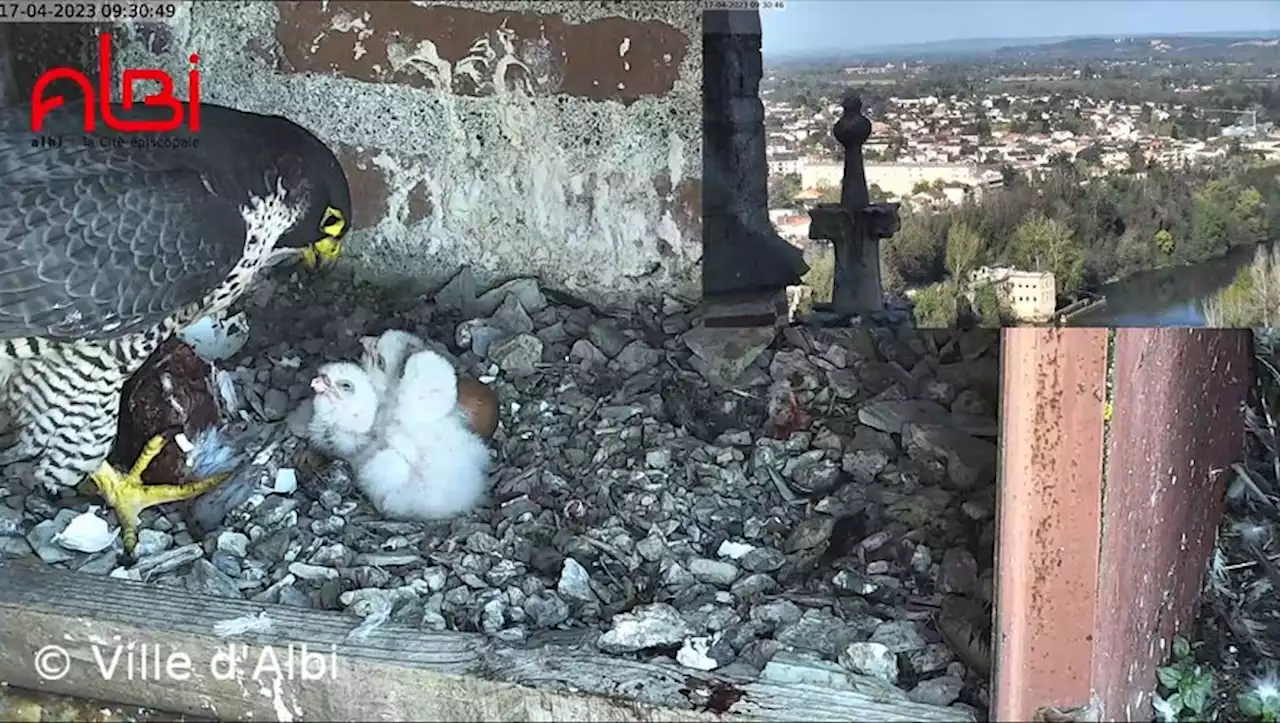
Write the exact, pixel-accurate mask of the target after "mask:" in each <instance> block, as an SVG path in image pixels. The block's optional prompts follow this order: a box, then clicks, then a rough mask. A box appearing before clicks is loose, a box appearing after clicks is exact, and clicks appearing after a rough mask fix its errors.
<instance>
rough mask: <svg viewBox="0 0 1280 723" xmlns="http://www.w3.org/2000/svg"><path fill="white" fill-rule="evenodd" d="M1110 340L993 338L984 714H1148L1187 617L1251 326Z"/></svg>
mask: <svg viewBox="0 0 1280 723" xmlns="http://www.w3.org/2000/svg"><path fill="white" fill-rule="evenodd" d="M1110 333H1111V332H1109V331H1108V330H1106V329H1034V328H1010V329H1005V330H1004V331H1003V337H1002V349H1001V352H1002V370H1001V371H1002V380H1001V387H1002V391H1001V415H1000V422H1001V430H1000V451H1001V463H1000V466H1001V470H1000V490H999V509H998V517H999V542H998V545H997V561H996V570H997V578H996V580H997V582H996V598H997V604H996V620H995V627H996V636H995V641H994V642H995V652H996V654H995V658H996V664H995V671H994V678H995V680H994V683H993V686H992V690H993V701H992V720H1080V721H1084V720H1150V719H1151V715H1152V711H1151V692H1152V691H1153V690H1154V689H1155V685H1156V668H1157V666H1159V665H1160V664H1161V663H1162V662H1163V661H1164V660H1166V659H1167V658H1168V655H1169V647H1168V646H1169V643H1170V641H1171V639H1172V637H1173V636H1174V635H1176V634H1178V633H1179V632H1181V631H1185V630H1188V629H1189V628H1190V626H1191V625H1193V624H1194V620H1195V612H1196V605H1197V601H1198V599H1199V592H1200V587H1201V581H1202V578H1203V575H1204V572H1205V569H1206V564H1207V562H1208V560H1209V557H1210V555H1212V551H1213V541H1214V536H1215V532H1216V530H1217V527H1218V525H1219V523H1220V521H1221V515H1222V497H1223V486H1224V485H1225V483H1226V479H1227V474H1226V473H1227V471H1228V470H1229V469H1230V467H1231V465H1232V463H1234V462H1237V461H1240V460H1241V459H1243V457H1244V418H1243V415H1242V414H1241V412H1240V408H1241V405H1242V404H1243V402H1244V400H1245V397H1246V393H1247V391H1248V389H1249V387H1250V386H1251V385H1252V383H1253V381H1252V375H1253V366H1252V337H1251V332H1250V331H1249V330H1248V329H1208V330H1206V329H1121V330H1117V331H1116V332H1114V339H1113V340H1112V341H1110V342H1109V341H1108V336H1109V335H1110ZM1109 358H1110V359H1112V360H1113V361H1112V362H1111V363H1112V365H1113V366H1112V370H1111V377H1112V381H1111V398H1110V402H1111V406H1112V409H1113V411H1112V414H1111V418H1110V422H1107V421H1106V420H1105V419H1104V412H1103V410H1104V405H1105V402H1106V396H1105V390H1106V389H1107V384H1106V381H1105V380H1106V376H1107V373H1108V370H1107V364H1108V359H1109ZM1104 440H1105V441H1104ZM1104 444H1105V449H1106V454H1105V457H1104V454H1103V450H1104ZM1104 459H1105V468H1104Z"/></svg>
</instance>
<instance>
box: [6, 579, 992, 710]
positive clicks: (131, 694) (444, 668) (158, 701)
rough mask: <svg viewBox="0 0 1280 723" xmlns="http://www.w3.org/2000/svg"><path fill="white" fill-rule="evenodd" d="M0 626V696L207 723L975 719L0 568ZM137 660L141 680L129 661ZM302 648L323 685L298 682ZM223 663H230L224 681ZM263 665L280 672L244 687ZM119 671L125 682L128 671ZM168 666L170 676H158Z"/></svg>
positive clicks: (549, 649) (814, 689)
mask: <svg viewBox="0 0 1280 723" xmlns="http://www.w3.org/2000/svg"><path fill="white" fill-rule="evenodd" d="M260 613H265V615H266V616H267V618H269V619H270V620H271V621H272V626H271V630H270V631H268V632H257V633H250V634H247V635H240V636H236V637H220V636H219V635H218V634H217V633H216V632H215V624H217V623H219V622H223V621H227V620H232V619H235V618H242V617H244V616H247V615H258V614H260ZM0 620H4V621H5V623H4V624H3V625H0V681H4V682H8V683H9V684H11V685H15V686H19V687H24V688H31V689H38V690H45V691H49V692H53V693H60V694H68V695H77V696H86V697H92V698H100V699H103V700H108V701H116V702H120V703H125V704H132V705H140V706H145V707H152V708H162V709H165V710H170V711H174V712H177V713H187V714H191V715H198V716H202V717H210V718H216V719H220V720H246V719H253V720H451V721H529V720H534V721H566V720H594V721H619V722H622V721H687V720H703V721H742V720H758V721H790V720H808V721H849V720H859V721H971V720H973V719H972V718H971V717H970V716H969V715H968V714H966V713H965V712H963V711H961V710H958V709H955V708H939V707H936V706H929V705H920V704H916V703H909V702H903V701H898V700H885V699H883V698H879V697H876V696H873V695H866V694H861V693H852V692H845V691H831V690H828V689H825V688H822V687H820V686H814V685H777V684H768V683H761V682H755V681H749V680H738V679H732V678H728V677H725V676H717V675H715V674H708V673H701V672H697V671H692V670H687V669H684V668H680V667H678V666H674V665H658V664H652V663H641V662H637V661H632V660H626V659H622V658H614V657H606V656H603V655H598V654H595V653H592V652H584V651H581V650H576V649H573V648H569V647H563V646H542V647H537V648H532V647H531V648H527V649H522V648H514V647H510V646H506V645H503V644H501V643H498V642H496V641H494V640H492V639H490V638H487V637H485V636H482V635H478V634H470V633H439V632H429V631H423V630H418V629H415V628H407V627H404V626H396V625H391V624H388V625H385V626H383V627H380V628H376V629H374V630H373V631H372V632H371V633H370V634H369V635H368V636H367V637H364V638H363V639H360V640H349V639H348V633H350V632H351V630H352V629H353V628H354V627H355V623H356V622H357V621H356V620H355V619H354V618H352V617H349V616H346V615H343V614H340V613H335V612H327V611H317V610H306V609H300V608H293V607H287V606H282V605H267V604H261V603H251V602H248V601H242V600H228V599H221V598H212V597H203V596H197V595H191V594H188V593H185V592H181V591H177V590H173V589H169V588H163V587H158V586H155V585H147V584H142V583H136V582H131V581H127V580H117V579H113V578H107V577H98V576H93V575H87V574H83V573H73V572H67V571H62V570H56V569H52V568H48V567H46V566H44V565H42V564H39V563H32V562H30V561H12V560H11V561H0ZM130 644H132V646H133V649H132V656H130V655H128V654H127V653H122V654H121V656H120V658H119V659H118V660H119V662H118V665H117V668H116V670H115V671H114V674H113V675H111V676H104V675H103V672H102V666H101V665H100V663H110V662H111V660H112V658H113V656H114V655H115V650H116V648H117V646H128V645H130ZM143 645H145V646H146V649H145V650H146V658H147V662H146V669H145V671H143V670H142V668H141V667H140V664H139V662H138V661H139V660H140V659H141V658H142V647H141V646H143ZM47 646H58V648H57V650H65V651H66V655H67V656H68V659H69V661H70V664H69V665H66V666H63V667H62V668H60V669H65V674H64V675H62V676H61V677H58V678H57V679H56V680H55V679H49V676H48V675H46V676H44V677H42V676H41V675H40V673H39V672H38V671H37V663H36V660H37V658H38V657H39V651H41V650H42V649H45V650H51V648H48V647H47ZM290 646H292V647H290ZM304 646H305V650H306V652H307V653H308V655H309V656H310V657H308V658H307V660H309V661H310V666H311V667H310V671H311V672H312V673H314V674H320V675H321V676H322V677H321V678H320V679H314V678H312V679H306V680H304V679H303V676H302V673H303V672H304V671H303V670H302V669H301V667H300V664H299V662H298V661H299V660H300V659H301V658H302V651H303V650H304ZM289 650H292V651H293V662H292V663H291V662H290V659H289ZM229 651H231V652H234V653H235V654H236V656H237V661H238V663H237V664H236V666H235V668H234V669H232V668H231V666H230V664H229V663H228V662H227V661H229V660H230V654H229ZM45 655H46V656H50V655H52V658H49V659H47V660H45V661H44V662H45V664H46V665H53V666H54V667H58V666H59V665H60V663H61V661H60V659H59V657H58V656H59V654H58V653H57V652H54V653H52V654H50V653H45ZM271 655H274V657H275V660H277V661H278V662H279V667H278V669H276V668H267V669H265V670H259V671H258V675H257V676H255V675H254V668H255V667H258V666H259V664H260V663H262V662H263V661H266V662H268V663H269V662H270V661H271V657H270V656H271ZM130 659H132V660H133V661H134V675H133V680H129V679H128V676H127V675H126V672H127V671H126V670H125V665H126V663H127V662H128V661H129V660H130ZM156 660H159V661H160V668H161V670H160V671H159V672H157V671H156V670H155V669H154V666H155V661H156ZM184 660H189V661H190V663H189V667H187V666H185V665H183V661H184ZM169 661H176V662H175V663H174V664H175V665H177V666H178V667H177V668H175V669H174V670H175V671H176V672H177V673H178V674H176V675H175V674H166V672H165V670H164V668H165V666H166V665H168V664H169ZM183 670H189V673H186V676H187V677H186V679H181V678H182V673H181V671H183ZM276 670H279V674H277V672H276ZM291 672H292V674H293V675H292V676H290V673H291Z"/></svg>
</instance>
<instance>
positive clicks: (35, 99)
mask: <svg viewBox="0 0 1280 723" xmlns="http://www.w3.org/2000/svg"><path fill="white" fill-rule="evenodd" d="M190 60H191V65H192V68H191V70H190V71H188V72H187V84H188V88H189V89H190V99H189V100H188V101H187V103H186V105H185V106H184V105H183V104H182V102H181V101H179V100H177V99H176V98H174V97H173V79H172V78H170V77H169V74H168V73H166V72H164V71H163V70H160V69H159V68H126V69H125V71H124V78H123V82H122V83H121V85H123V86H124V89H123V90H124V94H123V100H122V105H123V106H124V108H125V110H129V109H130V108H132V107H133V101H134V97H133V84H134V83H136V82H138V81H141V80H153V81H156V82H158V83H159V84H160V92H159V93H156V94H155V95H149V96H147V97H145V98H142V104H143V105H149V106H153V107H159V108H168V109H169V110H171V111H172V112H173V116H172V117H171V118H169V119H168V120H130V119H128V118H117V117H116V116H115V114H114V113H113V112H112V109H111V35H110V34H108V33H101V34H100V35H98V87H97V88H96V89H95V88H94V86H93V84H92V83H90V82H89V78H88V77H86V76H85V74H84V73H81V72H80V71H78V70H76V69H75V68H66V67H63V68H51V69H50V70H48V71H45V72H44V73H43V74H42V75H41V76H40V77H39V78H38V79H37V80H36V87H35V88H34V89H32V91H31V130H32V131H33V132H35V133H40V132H41V131H43V130H44V119H45V116H47V115H48V114H49V111H51V110H53V109H54V108H57V107H58V106H60V105H62V104H63V103H65V102H66V98H64V97H63V96H60V95H55V96H53V97H52V98H45V97H44V94H45V90H46V89H47V88H48V87H49V84H50V83H52V82H53V81H55V80H63V79H65V80H70V81H72V82H74V83H75V84H76V85H77V86H79V87H80V90H81V92H83V93H84V100H85V103H84V130H85V132H86V133H92V132H93V131H94V129H96V128H97V127H98V122H97V115H98V114H99V113H100V114H101V115H102V122H103V123H105V124H106V126H107V127H108V128H111V129H112V130H117V131H121V132H123V133H139V132H142V131H171V130H174V129H175V128H177V127H178V126H180V125H182V121H183V117H184V116H185V117H186V121H187V127H188V128H190V129H191V130H192V131H198V130H200V71H199V70H196V69H195V67H194V66H195V65H196V64H197V63H199V62H200V56H198V55H195V54H194V53H193V54H192V55H191V58H190ZM95 108H96V112H95Z"/></svg>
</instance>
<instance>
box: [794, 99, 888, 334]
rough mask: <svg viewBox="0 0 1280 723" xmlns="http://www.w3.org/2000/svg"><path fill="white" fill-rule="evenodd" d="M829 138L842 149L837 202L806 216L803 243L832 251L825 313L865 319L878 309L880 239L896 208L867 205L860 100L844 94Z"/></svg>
mask: <svg viewBox="0 0 1280 723" xmlns="http://www.w3.org/2000/svg"><path fill="white" fill-rule="evenodd" d="M842 106H843V111H844V112H843V113H842V114H841V115H840V120H838V121H836V124H835V128H833V129H832V135H834V136H835V139H836V141H837V142H839V143H840V145H841V146H843V147H844V178H843V180H842V181H841V184H840V203H823V204H819V205H818V206H817V207H815V208H814V209H813V210H811V211H809V218H810V224H809V238H811V239H816V240H826V241H830V242H831V244H832V246H833V247H834V248H835V252H836V263H835V279H834V282H833V288H832V293H831V310H832V311H834V312H836V313H837V314H841V315H852V314H868V313H871V312H878V311H880V310H881V309H883V308H884V294H883V292H882V291H881V286H880V240H881V239H885V238H889V237H890V236H892V235H893V234H895V233H897V231H898V224H899V218H898V204H896V203H872V202H871V195H870V192H869V191H868V190H867V171H866V166H865V164H864V163H863V160H862V145H863V144H864V143H866V142H867V139H868V138H870V137H871V121H870V120H868V119H867V118H866V116H864V115H862V99H861V98H859V97H858V96H856V95H850V96H848V97H846V98H845V99H844V102H843V103H842Z"/></svg>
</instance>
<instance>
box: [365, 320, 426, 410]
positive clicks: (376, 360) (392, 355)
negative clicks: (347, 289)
mask: <svg viewBox="0 0 1280 723" xmlns="http://www.w3.org/2000/svg"><path fill="white" fill-rule="evenodd" d="M360 345H361V346H362V347H364V353H363V354H362V355H361V357H360V366H361V367H363V368H364V370H365V371H366V372H367V373H368V374H369V378H370V379H371V380H372V381H373V388H374V389H375V390H376V391H377V392H378V400H379V401H382V400H383V399H386V397H387V392H388V390H389V389H393V388H394V387H395V385H396V384H397V383H398V382H399V381H400V376H401V374H403V373H404V364H405V361H406V360H407V359H408V358H409V356H410V355H411V354H413V353H414V352H418V351H421V350H423V349H426V348H427V342H426V341H425V340H423V338H422V337H420V336H417V335H415V334H410V333H409V332H407V331H403V330H401V329H390V330H388V331H384V332H382V334H380V335H378V336H366V337H361V339H360Z"/></svg>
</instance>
